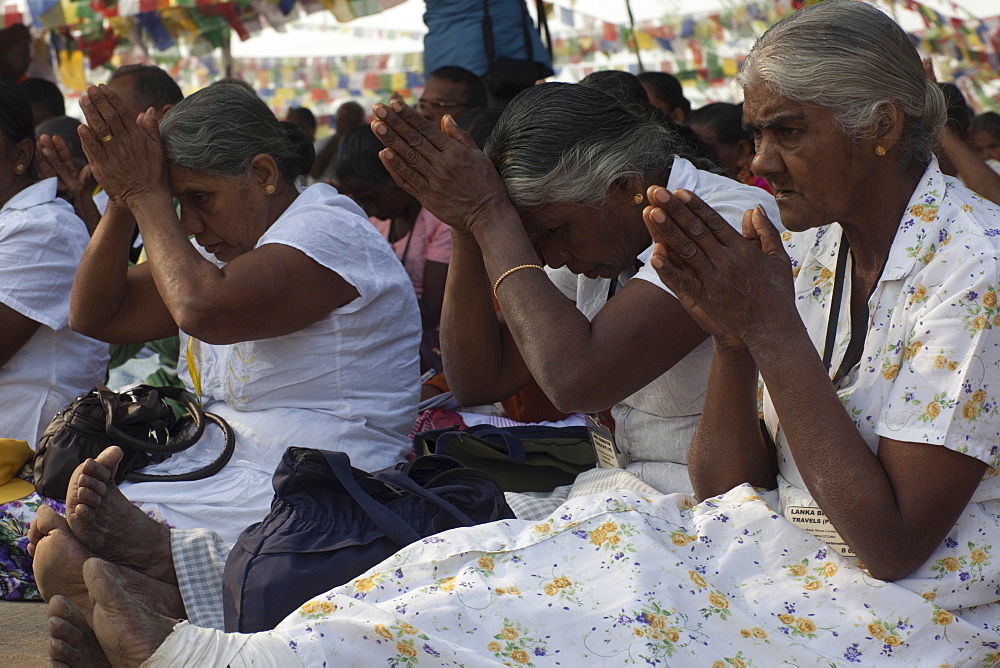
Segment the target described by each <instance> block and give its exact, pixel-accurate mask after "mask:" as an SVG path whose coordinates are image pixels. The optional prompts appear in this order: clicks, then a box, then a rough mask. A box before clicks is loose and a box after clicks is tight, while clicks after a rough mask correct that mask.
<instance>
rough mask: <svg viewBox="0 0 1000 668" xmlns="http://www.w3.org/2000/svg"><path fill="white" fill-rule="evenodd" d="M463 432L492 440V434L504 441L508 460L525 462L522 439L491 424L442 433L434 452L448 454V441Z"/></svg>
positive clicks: (515, 462)
mask: <svg viewBox="0 0 1000 668" xmlns="http://www.w3.org/2000/svg"><path fill="white" fill-rule="evenodd" d="M462 434H469V435H471V436H476V437H477V438H481V439H483V440H490V437H491V436H493V437H495V438H498V439H500V440H501V441H503V445H504V446H506V448H507V461H509V462H510V463H512V464H518V465H523V464H524V447H522V445H521V439H520V438H518V437H517V435H515V434H512V433H510V432H509V431H507V430H506V429H501V428H500V427H491V426H489V425H477V426H475V427H470V428H469V429H467V430H465V431H447V432H445V433H443V434H441V435H440V436H438V437H437V441H436V442H435V444H434V453H435V454H438V455H446V454H448V443H450V442H451V441H453V440H455V439H456V438H461V437H462Z"/></svg>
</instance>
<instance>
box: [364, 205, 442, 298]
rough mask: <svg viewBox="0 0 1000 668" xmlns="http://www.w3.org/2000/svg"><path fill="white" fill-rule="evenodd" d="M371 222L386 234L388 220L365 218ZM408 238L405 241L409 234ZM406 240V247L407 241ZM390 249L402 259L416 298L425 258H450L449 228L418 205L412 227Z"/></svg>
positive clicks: (421, 293) (421, 290) (421, 285)
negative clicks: (418, 210)
mask: <svg viewBox="0 0 1000 668" xmlns="http://www.w3.org/2000/svg"><path fill="white" fill-rule="evenodd" d="M369 220H370V221H372V225H374V226H375V228H376V229H377V230H378V231H379V232H380V233H381V234H382V236H383V237H385V238H386V239H388V238H389V231H390V229H391V228H392V221H389V220H379V219H378V218H369ZM411 236H412V237H413V240H412V241H409V238H410V237H411ZM408 241H409V250H407V242H408ZM392 249H393V250H394V251H396V257H398V258H399V259H401V260H402V259H403V255H404V254H405V255H406V259H405V260H404V261H403V267H404V268H405V269H406V273H407V274H409V276H410V282H411V283H413V291H414V292H416V293H417V299H420V298H422V297H423V296H424V265H426V264H427V261H428V260H430V261H431V262H441V263H442V264H448V262H449V261H450V260H451V230H449V229H448V226H447V225H445V224H444V223H442V222H441V221H440V220H438V219H437V218H435V217H434V214H432V213H431V212H430V211H428V210H427V209H420V213H418V214H417V220H416V222H414V223H413V231H411V232H410V234H408V235H406V236H405V237H403V238H402V239H400V240H399V241H397V242H396V243H394V244H392Z"/></svg>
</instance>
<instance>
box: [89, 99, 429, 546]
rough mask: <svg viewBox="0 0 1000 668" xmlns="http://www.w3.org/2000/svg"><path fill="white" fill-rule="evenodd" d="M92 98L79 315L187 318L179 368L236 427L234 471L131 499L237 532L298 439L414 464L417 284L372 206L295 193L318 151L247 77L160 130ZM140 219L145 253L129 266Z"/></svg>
mask: <svg viewBox="0 0 1000 668" xmlns="http://www.w3.org/2000/svg"><path fill="white" fill-rule="evenodd" d="M83 109H84V113H85V114H86V115H87V120H88V123H89V127H88V128H86V129H83V130H82V132H81V134H82V137H83V141H84V146H85V147H86V150H87V152H88V155H89V157H90V164H91V165H92V166H93V168H94V171H95V174H96V175H97V176H98V179H99V180H100V182H101V184H102V185H103V186H104V189H105V191H107V192H108V194H109V196H110V198H111V199H110V202H109V205H108V211H107V212H106V214H105V216H104V218H103V219H102V222H101V224H100V226H99V228H98V230H97V232H95V234H94V236H93V240H92V241H91V243H90V245H89V246H88V248H87V252H86V253H85V254H84V258H83V261H82V262H81V264H80V270H79V272H78V274H77V279H76V283H75V284H74V288H73V304H72V311H71V313H70V322H71V324H72V326H73V327H74V329H76V330H78V331H81V332H84V333H87V334H89V335H91V336H94V337H97V338H100V339H103V340H105V341H109V342H114V343H134V342H138V341H151V340H154V339H158V338H161V337H163V336H168V335H170V334H171V333H175V332H176V331H177V330H178V329H180V332H181V359H180V365H179V366H180V369H179V372H180V377H181V378H182V379H183V381H184V383H185V385H186V386H187V388H188V389H189V390H190V391H192V392H194V393H195V394H197V395H198V396H199V397H200V398H201V400H202V404H203V406H204V408H205V410H207V411H211V412H214V413H217V414H219V415H220V416H222V417H223V418H224V419H225V420H226V421H227V422H229V424H230V425H231V426H232V427H233V429H234V431H235V432H236V453H235V455H234V457H233V459H232V461H230V462H229V463H228V464H227V465H226V467H225V468H224V469H223V470H222V471H221V472H220V473H218V474H216V475H214V476H212V477H211V478H209V479H206V480H202V481H196V482H144V483H135V484H131V483H127V484H123V485H122V490H123V491H124V493H125V494H126V496H128V497H129V498H130V499H131V500H133V501H138V502H141V503H142V507H143V509H144V510H147V511H150V512H153V513H154V515H155V516H157V517H159V518H162V519H164V520H166V521H167V522H169V523H170V524H171V525H173V526H176V527H189V528H190V527H210V528H212V529H214V530H215V531H217V532H219V533H220V535H222V536H224V537H225V539H226V540H228V541H234V540H235V538H236V536H238V535H239V533H240V531H242V529H244V528H245V527H246V526H247V525H249V524H251V523H253V522H257V521H259V520H260V519H261V518H262V517H263V516H264V514H265V513H266V512H267V510H268V508H269V507H270V503H271V498H272V495H273V490H272V488H271V475H272V473H273V472H274V468H275V466H276V465H277V463H278V460H279V459H280V457H281V455H282V453H283V452H284V450H285V449H286V448H287V447H288V446H292V445H296V446H308V447H319V448H325V449H332V450H342V451H344V452H347V453H348V454H350V456H351V459H352V463H353V464H354V465H355V466H357V467H359V468H362V469H367V470H377V469H380V468H384V467H386V466H391V465H393V464H395V463H397V462H399V461H402V457H403V455H404V454H405V452H406V450H407V449H408V443H407V434H408V433H409V430H410V429H411V427H412V424H413V419H414V416H415V412H416V403H417V398H418V380H419V378H418V375H419V372H418V367H417V346H418V343H419V332H420V327H419V314H418V313H417V306H416V301H415V299H414V297H413V290H412V288H411V287H410V284H409V279H408V278H407V275H406V272H405V271H404V270H403V269H402V267H400V264H399V261H398V260H396V258H395V256H394V255H393V254H392V252H391V250H390V249H388V248H387V247H386V245H385V243H384V241H383V240H382V238H381V237H380V236H379V234H378V233H377V232H376V231H375V230H374V229H372V226H371V224H370V223H369V222H368V220H367V218H366V217H365V215H364V213H363V212H362V210H361V209H360V207H358V206H357V205H356V204H355V203H354V202H352V201H351V200H349V199H348V198H347V197H344V196H343V195H340V194H338V193H337V191H336V190H334V189H333V188H332V187H330V186H328V185H325V184H317V185H314V186H312V187H310V188H308V189H306V190H304V191H302V192H299V190H298V189H296V187H295V185H294V179H295V177H296V176H297V175H298V174H301V173H304V172H305V171H307V169H308V165H309V163H310V162H311V160H312V157H311V154H312V150H313V149H312V145H311V144H309V143H308V141H307V140H306V139H305V137H304V136H302V135H301V133H299V132H298V131H297V129H295V127H294V125H292V124H281V123H279V122H278V120H277V119H276V118H275V117H274V114H272V113H271V112H270V110H269V109H268V108H267V106H266V105H265V104H264V102H263V101H262V100H260V98H258V97H257V96H256V95H255V94H254V93H253V92H252V91H251V90H249V89H248V88H246V87H244V86H242V85H238V84H216V85H213V86H210V87H209V88H206V89H204V90H202V91H199V92H198V93H196V94H194V95H192V96H190V97H188V98H187V99H186V100H185V101H183V102H182V103H179V104H177V105H175V106H174V107H173V108H172V109H171V110H170V111H169V112H168V113H167V114H166V115H165V116H164V118H163V119H162V120H161V121H159V126H157V120H158V119H157V118H155V117H154V115H153V114H152V113H151V112H150V113H146V114H144V115H142V116H141V117H140V118H139V122H138V123H136V121H135V120H133V119H131V118H128V117H127V115H126V114H125V113H124V111H123V110H122V109H121V105H120V103H119V101H118V100H117V98H116V97H115V95H114V93H112V92H110V91H109V90H107V89H106V88H105V87H103V86H102V87H100V88H99V89H98V88H91V89H90V91H89V94H88V96H87V97H86V98H84V102H83ZM173 198H176V200H177V201H178V202H179V203H180V224H178V221H177V213H176V209H175V205H174V202H173ZM135 224H138V225H139V229H140V232H141V233H142V235H143V240H144V243H145V247H146V253H147V255H148V258H149V259H148V261H147V262H145V263H143V264H140V265H138V266H136V267H134V268H131V269H129V268H128V264H127V257H126V248H125V245H124V243H125V240H126V238H127V237H129V235H131V231H132V229H133V226H134V225H135ZM188 235H193V237H194V241H195V242H196V243H197V244H198V246H199V247H200V248H201V252H199V250H198V249H196V247H195V246H194V245H193V244H192V243H191V242H190V241H189V239H188ZM206 256H207V257H208V259H206ZM411 316H412V317H411ZM221 441H222V439H221V434H220V433H219V432H218V431H217V430H214V429H213V428H212V427H211V426H209V427H208V428H207V429H206V432H205V436H204V437H203V438H202V440H201V441H200V442H199V443H198V444H197V445H196V446H194V447H193V448H191V449H190V450H188V451H185V452H184V453H181V454H179V455H174V456H173V457H171V458H170V459H168V460H167V461H166V462H164V463H163V464H160V465H156V466H153V467H149V468H147V469H145V470H144V472H147V473H175V472H180V471H184V470H191V469H194V468H197V467H199V466H202V465H204V464H205V463H207V462H210V461H212V459H214V458H215V457H216V456H217V454H218V453H219V451H220V449H221V447H222V445H221ZM69 512H70V515H71V516H72V509H70V510H69Z"/></svg>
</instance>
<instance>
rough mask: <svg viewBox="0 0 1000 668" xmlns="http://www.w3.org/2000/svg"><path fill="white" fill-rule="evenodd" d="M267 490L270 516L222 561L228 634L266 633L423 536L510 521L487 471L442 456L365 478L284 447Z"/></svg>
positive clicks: (339, 459) (331, 457)
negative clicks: (270, 491) (311, 601)
mask: <svg viewBox="0 0 1000 668" xmlns="http://www.w3.org/2000/svg"><path fill="white" fill-rule="evenodd" d="M273 484H274V492H275V494H274V501H272V503H271V511H270V512H269V513H268V514H267V516H266V517H265V518H264V521H262V522H258V523H257V524H252V525H250V526H249V527H247V528H246V530H244V531H243V533H242V534H240V537H239V539H238V541H237V543H236V545H235V546H234V547H233V550H232V552H230V553H229V558H228V559H227V560H226V569H225V573H224V574H223V580H222V585H223V603H224V610H225V623H226V631H227V632H239V633H255V632H257V631H267V630H269V629H273V628H274V627H275V626H276V625H277V624H278V622H280V621H281V620H282V619H284V618H285V617H286V616H288V614H289V613H291V612H292V611H293V610H295V609H296V608H297V607H299V606H300V605H302V604H303V603H305V602H306V601H308V600H309V599H310V598H312V597H314V596H318V595H319V594H322V593H323V592H325V591H328V590H330V589H333V588H334V587H337V586H339V585H342V584H344V583H346V582H349V581H351V580H353V579H354V578H356V577H357V576H359V575H361V574H362V573H364V572H365V571H367V570H368V569H369V568H371V567H372V566H374V565H376V564H378V563H379V562H381V561H383V560H384V559H386V558H388V557H390V556H392V555H393V554H395V553H396V552H397V551H399V550H400V549H402V548H404V547H406V546H407V545H409V544H410V543H413V542H416V541H418V540H420V539H422V538H426V537H427V536H431V535H434V534H436V533H440V532H442V531H446V530H448V529H454V528H456V527H462V526H474V525H476V524H483V523H486V522H493V521H495V520H502V519H513V517H514V513H513V512H512V511H511V509H510V507H509V506H508V505H507V502H506V500H505V499H504V495H503V492H502V491H501V490H500V487H499V485H497V483H496V481H495V480H493V478H492V477H491V476H490V475H489V474H487V473H483V472H482V471H477V470H474V469H470V468H466V467H465V466H464V465H462V463H461V462H459V461H458V460H455V459H453V458H451V457H445V456H442V455H430V456H426V457H418V458H417V459H415V460H414V461H412V462H409V463H407V464H399V465H398V466H396V467H395V468H392V469H386V470H383V471H379V472H377V473H367V472H365V471H362V470H360V469H356V468H353V467H352V466H351V460H350V458H349V457H348V456H347V455H346V454H345V453H343V452H330V451H327V450H313V449H310V448H288V450H286V451H285V454H284V455H283V456H282V458H281V463H279V464H278V468H277V470H275V472H274V481H273ZM460 509H461V510H460Z"/></svg>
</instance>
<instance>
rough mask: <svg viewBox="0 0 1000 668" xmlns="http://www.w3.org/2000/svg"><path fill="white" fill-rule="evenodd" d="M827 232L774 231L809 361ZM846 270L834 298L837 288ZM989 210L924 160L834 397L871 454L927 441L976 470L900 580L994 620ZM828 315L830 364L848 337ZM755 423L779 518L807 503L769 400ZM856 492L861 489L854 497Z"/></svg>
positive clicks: (825, 283)
mask: <svg viewBox="0 0 1000 668" xmlns="http://www.w3.org/2000/svg"><path fill="white" fill-rule="evenodd" d="M841 236H842V233H841V229H840V227H839V226H837V225H831V226H829V227H825V228H820V229H818V230H809V231H807V232H803V233H799V234H791V233H787V232H786V233H785V235H784V242H785V246H786V248H787V249H788V252H789V254H790V255H791V256H792V263H793V267H794V269H793V271H794V272H795V292H796V300H797V306H798V311H799V314H800V315H801V316H802V320H803V322H804V323H805V326H806V328H807V329H808V331H809V335H810V338H811V339H812V340H813V341H814V342H816V343H817V347H818V348H820V352H821V353H822V345H823V342H824V341H825V338H826V331H827V324H828V319H829V314H830V311H831V306H832V305H831V302H832V299H831V297H832V293H833V283H834V273H835V270H836V264H837V255H838V252H839V249H840V243H841ZM849 268H850V263H848V271H847V272H846V274H847V275H846V281H845V283H844V291H843V294H844V295H845V296H846V295H849V294H850V271H849ZM998 290H1000V208H998V207H997V206H996V205H994V204H991V203H989V202H987V201H986V200H984V199H982V198H980V197H979V196H978V195H976V194H974V193H973V192H971V191H970V190H967V189H966V188H964V187H963V186H962V185H961V184H959V182H958V181H956V180H954V179H951V178H948V177H946V176H944V175H943V174H942V173H941V172H940V170H939V169H938V167H937V164H936V163H934V164H932V165H931V166H930V167H929V168H928V169H927V171H926V173H925V174H924V177H923V179H922V180H921V182H920V185H919V186H918V187H917V189H916V191H915V192H914V194H913V197H912V198H911V199H910V202H909V204H908V207H907V212H906V215H905V217H904V218H903V220H902V221H901V223H900V226H899V229H898V231H897V232H896V237H895V239H894V240H893V244H892V248H891V250H890V253H889V259H888V261H887V262H886V266H885V269H884V270H883V272H882V276H881V278H880V279H879V282H878V284H877V285H876V287H875V290H874V291H873V293H872V295H871V297H870V298H869V300H868V310H869V322H870V325H869V329H868V333H867V336H866V338H865V344H864V350H863V352H862V355H861V362H860V364H859V365H858V366H856V367H855V368H854V369H853V370H852V371H851V372H850V373H849V374H848V375H847V376H846V377H845V378H844V380H843V381H841V383H840V386H839V388H838V394H839V395H840V400H841V402H842V403H843V404H844V407H845V409H846V410H847V411H848V412H849V414H850V415H851V417H852V418H853V420H854V423H855V424H856V425H857V428H858V430H859V431H860V432H861V435H862V437H863V438H864V439H865V441H866V442H867V443H868V445H869V446H870V447H871V448H872V450H873V451H874V450H875V449H876V448H877V446H878V439H879V438H880V437H885V438H891V439H894V440H896V441H904V442H915V443H927V444H931V445H940V446H943V447H946V448H949V449H951V450H955V451H956V452H961V453H963V454H966V455H969V456H970V457H975V458H976V459H979V460H981V461H984V462H986V464H988V465H989V467H990V468H989V469H988V470H987V472H986V475H985V476H984V477H983V480H982V482H981V483H980V485H979V487H978V489H977V490H976V492H975V494H974V495H973V498H972V502H971V503H970V504H969V506H968V507H967V508H966V509H965V511H964V513H963V515H962V517H961V518H960V520H959V521H958V523H957V524H956V526H955V528H954V529H953V530H952V531H951V532H950V533H949V534H948V536H947V537H946V538H945V540H944V542H943V543H942V545H941V546H940V547H939V548H938V550H937V552H935V554H934V555H933V557H932V558H931V559H930V560H929V561H928V562H927V563H926V564H924V566H923V567H921V568H920V569H919V570H918V571H917V572H916V573H914V574H913V575H912V576H910V577H909V578H907V579H906V580H904V581H901V582H899V584H901V585H903V586H905V587H907V588H910V589H912V590H914V591H916V592H918V593H920V594H922V595H924V596H925V597H927V598H928V599H929V600H932V601H934V602H935V603H936V604H938V605H940V606H941V607H943V608H946V609H950V610H959V611H960V610H961V609H963V608H968V607H970V606H983V605H987V604H992V605H988V610H978V611H966V612H964V613H962V614H964V615H969V614H973V613H976V614H975V616H976V617H977V618H979V617H982V618H984V619H988V618H992V623H993V624H994V625H996V624H998V623H1000V605H997V604H995V602H996V601H998V600H1000V477H998V476H997V469H998V468H1000V405H998V403H1000V304H998ZM849 310H850V309H849V306H848V300H847V298H846V297H845V299H844V304H843V306H842V307H841V308H840V318H839V324H838V328H837V337H836V344H835V350H834V353H833V357H832V364H831V368H833V369H837V368H839V366H840V363H841V360H842V359H843V358H844V354H845V352H846V349H847V345H848V342H849V341H850V337H851V331H850V328H851V323H850V314H849ZM764 418H765V421H766V423H767V425H768V428H769V429H770V431H771V433H772V435H773V436H774V437H775V443H776V445H777V450H778V460H779V462H778V463H779V468H780V472H781V477H780V480H779V482H780V485H779V491H780V493H781V501H782V506H781V510H782V512H784V513H785V515H786V517H790V516H791V513H792V512H793V511H790V510H789V509H792V508H809V507H815V506H816V503H815V501H813V499H812V498H811V496H810V495H809V493H808V492H807V491H806V489H805V484H804V483H803V481H802V478H801V476H800V475H799V472H798V470H797V468H796V467H795V463H794V460H793V459H792V456H791V452H790V450H789V449H788V443H787V441H786V440H785V438H784V434H783V432H782V430H781V425H780V424H779V423H778V419H777V416H776V415H775V412H774V407H773V405H772V404H771V402H770V398H769V397H768V396H767V395H766V392H765V396H764ZM859 493H863V492H862V491H861V490H859Z"/></svg>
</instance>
